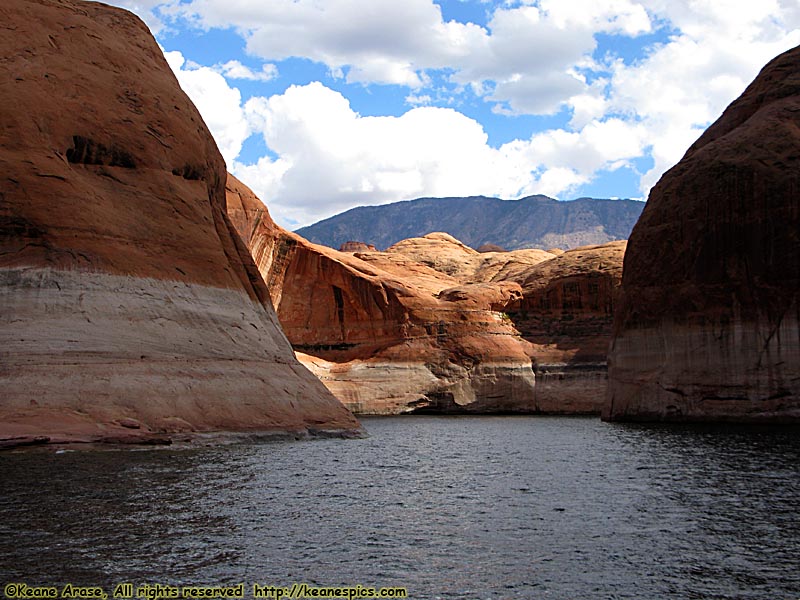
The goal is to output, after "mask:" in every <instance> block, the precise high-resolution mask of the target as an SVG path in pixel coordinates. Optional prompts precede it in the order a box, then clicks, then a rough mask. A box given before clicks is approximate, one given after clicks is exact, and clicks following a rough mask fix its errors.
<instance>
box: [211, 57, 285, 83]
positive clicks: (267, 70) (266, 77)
mask: <svg viewBox="0 0 800 600" xmlns="http://www.w3.org/2000/svg"><path fill="white" fill-rule="evenodd" d="M214 70H215V71H218V72H219V73H222V74H223V75H224V76H225V77H227V78H229V79H247V80H250V81H270V80H272V79H275V78H276V77H277V76H278V67H276V66H275V65H273V64H272V63H267V64H265V65H262V67H261V70H260V71H253V70H252V69H251V68H250V67H247V66H245V65H243V64H242V63H240V62H239V61H238V60H229V61H228V62H226V63H223V64H219V65H216V66H215V67H214Z"/></svg>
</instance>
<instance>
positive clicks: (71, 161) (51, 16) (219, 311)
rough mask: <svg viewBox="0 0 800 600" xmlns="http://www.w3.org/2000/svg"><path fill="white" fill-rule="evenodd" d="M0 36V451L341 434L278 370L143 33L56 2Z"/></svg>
mask: <svg viewBox="0 0 800 600" xmlns="http://www.w3.org/2000/svg"><path fill="white" fill-rule="evenodd" d="M0 23H2V26H0V27H2V28H3V31H4V34H3V35H2V36H0V56H2V57H3V59H2V61H0V70H2V72H3V74H4V79H5V82H6V83H5V84H4V85H3V86H0V104H2V105H3V106H5V107H6V109H5V110H3V111H2V112H0V136H1V137H2V145H0V182H2V187H0V305H2V307H3V310H2V312H0V389H2V393H1V394H0V437H2V436H13V435H20V436H25V435H39V434H42V435H46V436H50V438H51V440H53V441H55V440H59V439H80V440H96V439H99V440H102V439H136V438H142V437H146V436H149V435H150V434H151V433H154V432H165V431H177V430H181V431H185V430H219V429H229V430H231V429H237V430H240V429H285V430H295V431H300V430H307V429H309V428H318V429H328V428H330V429H342V428H345V429H349V428H355V427H357V422H356V421H355V419H354V418H353V417H352V415H350V414H349V413H348V411H347V410H346V409H344V407H342V406H341V405H340V403H338V402H337V401H336V400H335V398H333V397H332V396H331V395H330V394H329V393H328V392H327V390H326V389H325V388H324V387H323V386H321V385H320V384H319V382H318V381H317V380H316V379H315V378H314V377H313V376H312V375H311V374H310V373H309V372H308V371H307V370H306V369H304V368H303V367H302V366H301V365H300V364H299V363H298V362H297V361H296V360H295V358H294V356H293V354H292V351H291V348H290V346H289V344H288V342H287V341H286V339H285V336H284V335H283V334H282V332H281V331H280V328H279V325H278V322H277V319H276V316H275V313H274V311H273V310H272V308H271V305H270V300H269V292H268V290H267V288H266V286H265V285H264V282H263V281H262V280H261V277H260V275H259V273H258V270H257V269H256V267H255V264H254V263H253V261H252V258H251V257H250V254H249V252H248V249H247V248H246V247H245V246H244V244H243V243H242V242H241V240H240V239H239V237H238V236H237V234H236V232H235V230H234V229H233V226H232V225H231V223H230V221H229V219H228V217H227V214H226V203H225V201H226V198H225V187H224V186H225V177H226V174H225V164H224V162H223V160H222V157H221V156H220V154H219V152H218V151H217V149H216V146H215V145H214V142H213V140H212V138H211V136H210V134H209V132H208V130H207V129H206V127H205V125H204V124H203V122H202V119H201V118H200V115H199V113H198V112H197V111H196V109H195V108H194V106H193V105H192V104H191V102H190V101H189V99H188V98H187V97H186V95H185V94H184V93H183V92H182V91H181V89H180V87H179V86H178V83H177V81H176V80H175V78H174V76H173V74H172V72H171V70H170V69H169V67H168V66H167V64H166V62H165V60H164V58H163V56H162V53H161V51H160V50H159V48H158V45H157V44H156V42H155V40H154V39H153V38H152V36H151V35H150V33H149V31H148V30H147V28H146V27H145V26H144V24H143V23H141V21H139V19H137V18H136V17H134V16H133V15H131V14H130V13H128V12H126V11H123V10H121V9H117V8H112V7H108V6H105V5H102V4H95V3H91V2H73V1H71V0H7V1H6V2H3V4H2V6H0ZM15 106H16V107H19V109H12V108H11V107H15Z"/></svg>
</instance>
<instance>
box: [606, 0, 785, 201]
mask: <svg viewBox="0 0 800 600" xmlns="http://www.w3.org/2000/svg"><path fill="white" fill-rule="evenodd" d="M643 4H644V5H645V6H647V8H648V9H650V10H651V11H652V12H653V13H654V14H655V15H657V17H658V18H661V19H664V20H667V21H668V22H670V23H671V24H672V26H673V27H676V28H678V29H679V30H680V33H677V34H675V35H673V36H672V38H671V39H670V40H669V42H668V43H666V44H664V45H661V46H659V47H656V48H654V49H653V51H652V52H651V53H650V54H649V55H648V56H647V57H645V58H644V59H643V60H641V61H639V62H637V63H634V64H631V65H625V64H623V63H622V62H621V61H620V62H617V63H615V64H614V65H612V67H611V72H612V78H611V84H610V94H609V96H608V98H607V108H608V110H609V111H614V112H616V113H618V114H625V115H628V118H634V119H636V120H638V121H639V122H640V123H641V124H642V126H643V127H644V128H645V129H646V130H647V131H648V137H649V140H650V142H651V144H652V148H651V152H650V154H651V156H652V158H653V161H654V166H653V168H652V169H651V170H650V171H648V172H647V173H645V174H644V176H643V177H642V180H641V186H640V187H641V191H642V193H643V194H645V195H646V194H647V192H648V191H649V189H650V187H652V186H653V185H654V184H655V183H656V181H657V180H658V178H659V177H660V176H661V175H662V174H663V172H664V171H666V170H667V169H668V168H670V167H671V166H672V165H673V164H675V163H676V162H677V161H678V160H680V158H681V157H682V156H683V154H684V153H685V151H686V149H687V148H688V147H689V146H690V145H691V144H692V142H694V140H696V139H697V137H699V135H700V134H701V133H702V132H703V130H704V129H705V128H706V126H708V125H709V124H710V123H711V122H712V121H714V120H715V119H716V118H717V117H718V116H719V115H720V114H721V113H722V111H723V110H724V109H725V107H726V106H727V105H728V104H730V102H732V101H733V100H734V99H735V98H736V97H737V96H738V95H739V94H741V92H742V91H744V89H745V87H746V86H747V84H749V83H750V81H751V80H752V79H754V78H755V76H756V75H757V73H758V71H759V69H760V68H761V67H762V66H763V65H764V64H765V63H766V62H768V61H769V60H770V59H772V58H773V57H774V56H776V55H777V54H779V53H781V52H782V51H784V50H787V49H789V48H791V47H793V46H796V45H797V44H800V11H797V10H794V11H792V10H786V9H784V8H782V7H781V5H780V3H779V2H776V1H775V0H763V1H762V2H739V1H737V0H669V1H667V0H644V1H643ZM784 6H788V5H784Z"/></svg>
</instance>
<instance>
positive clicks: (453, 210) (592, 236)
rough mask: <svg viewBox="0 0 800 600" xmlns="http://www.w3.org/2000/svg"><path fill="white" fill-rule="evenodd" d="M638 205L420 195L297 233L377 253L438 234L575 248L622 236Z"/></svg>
mask: <svg viewBox="0 0 800 600" xmlns="http://www.w3.org/2000/svg"><path fill="white" fill-rule="evenodd" d="M644 205H645V203H644V202H639V201H636V200H601V199H595V198H580V199H578V200H570V201H559V200H553V199H552V198H548V197H547V196H541V195H538V196H528V197H527V198H522V199H520V200H500V199H499V198H487V197H485V196H471V197H469V198H419V199H417V200H408V201H405V202H395V203H392V204H384V205H381V206H362V207H359V208H353V209H351V210H348V211H346V212H343V213H341V214H339V215H336V216H333V217H330V218H329V219H325V220H324V221H320V222H318V223H315V224H314V225H309V226H307V227H302V228H301V229H298V230H297V232H296V233H298V234H299V235H302V236H303V237H304V238H306V239H307V240H309V241H311V242H314V243H317V244H323V245H325V246H330V247H332V248H339V246H341V245H342V244H344V243H345V242H348V241H358V242H365V243H367V244H373V245H375V246H377V247H378V248H379V249H381V250H383V249H386V248H388V247H389V246H391V245H392V244H394V243H396V242H399V241H400V240H404V239H407V238H411V237H420V236H423V235H425V234H428V233H431V232H433V231H443V232H445V233H449V234H450V235H452V236H453V237H455V238H458V239H459V240H461V241H462V242H464V243H465V244H467V245H468V246H471V247H473V248H478V247H480V246H482V245H484V244H496V245H498V246H502V247H503V248H505V249H506V250H517V249H520V248H542V249H545V250H546V249H549V248H563V249H565V250H567V249H569V248H576V247H578V246H585V245H587V244H604V243H606V242H609V241H613V240H624V239H628V236H629V235H630V233H631V229H633V226H634V224H635V223H636V221H637V219H638V218H639V215H640V214H641V212H642V210H643V209H644Z"/></svg>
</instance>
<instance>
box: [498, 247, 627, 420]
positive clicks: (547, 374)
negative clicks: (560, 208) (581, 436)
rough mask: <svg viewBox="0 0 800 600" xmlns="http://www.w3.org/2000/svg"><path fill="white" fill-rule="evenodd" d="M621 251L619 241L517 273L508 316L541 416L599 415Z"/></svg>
mask: <svg viewBox="0 0 800 600" xmlns="http://www.w3.org/2000/svg"><path fill="white" fill-rule="evenodd" d="M625 246H626V242H624V241H618V242H609V243H607V244H603V245H601V246H585V247H583V248H575V249H574V250H567V251H566V252H563V253H561V254H560V255H559V256H557V257H556V258H553V259H552V260H548V261H546V262H542V263H540V264H538V265H535V266H534V267H532V268H529V269H528V270H527V271H525V272H524V274H523V275H522V276H519V275H517V277H519V278H521V279H522V282H521V283H522V294H523V298H522V300H521V301H519V302H518V303H515V304H512V305H509V307H508V308H506V312H507V313H508V315H509V317H510V318H511V320H512V321H513V322H514V325H515V327H516V328H517V329H518V330H519V331H520V333H521V335H522V337H523V338H524V339H525V340H527V341H528V342H530V343H531V350H530V351H529V353H530V355H531V358H532V359H533V360H534V371H535V373H536V397H537V406H538V407H539V408H540V409H541V410H542V411H546V412H600V409H601V407H602V406H603V403H604V401H605V395H606V376H607V368H606V353H607V350H608V343H609V340H610V339H611V333H612V323H613V298H614V294H615V293H616V291H617V289H618V287H619V285H620V282H621V279H622V261H623V257H624V254H625Z"/></svg>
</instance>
